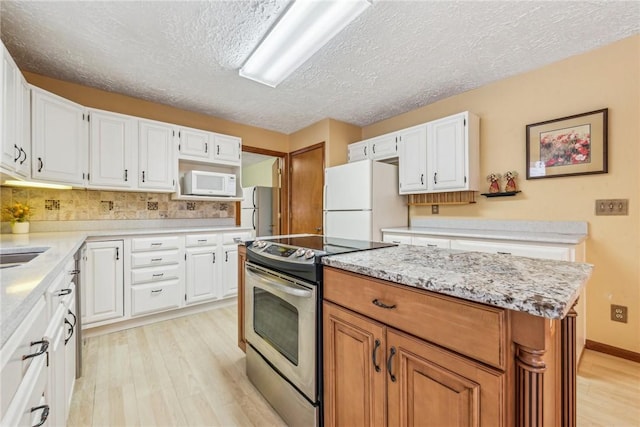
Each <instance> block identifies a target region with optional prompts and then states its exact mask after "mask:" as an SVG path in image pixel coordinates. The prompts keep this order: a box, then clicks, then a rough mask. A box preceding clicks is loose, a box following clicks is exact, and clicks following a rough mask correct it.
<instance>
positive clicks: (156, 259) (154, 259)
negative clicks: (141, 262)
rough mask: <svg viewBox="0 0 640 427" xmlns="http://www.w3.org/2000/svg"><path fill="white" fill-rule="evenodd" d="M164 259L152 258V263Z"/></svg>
mask: <svg viewBox="0 0 640 427" xmlns="http://www.w3.org/2000/svg"><path fill="white" fill-rule="evenodd" d="M160 261H162V258H151V262H160Z"/></svg>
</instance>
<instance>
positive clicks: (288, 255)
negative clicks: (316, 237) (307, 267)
mask: <svg viewBox="0 0 640 427" xmlns="http://www.w3.org/2000/svg"><path fill="white" fill-rule="evenodd" d="M248 249H249V250H251V251H253V252H255V253H259V254H262V255H264V256H268V257H270V258H276V259H280V260H286V261H288V262H303V263H309V264H311V263H313V262H314V258H315V256H316V252H314V251H313V250H311V249H307V248H301V247H296V246H288V245H283V244H277V243H273V242H267V241H264V240H256V241H254V242H253V243H252V244H251V246H249V248H248Z"/></svg>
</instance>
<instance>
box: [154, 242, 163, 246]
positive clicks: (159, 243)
mask: <svg viewBox="0 0 640 427" xmlns="http://www.w3.org/2000/svg"><path fill="white" fill-rule="evenodd" d="M151 246H162V242H158V243H152V244H151Z"/></svg>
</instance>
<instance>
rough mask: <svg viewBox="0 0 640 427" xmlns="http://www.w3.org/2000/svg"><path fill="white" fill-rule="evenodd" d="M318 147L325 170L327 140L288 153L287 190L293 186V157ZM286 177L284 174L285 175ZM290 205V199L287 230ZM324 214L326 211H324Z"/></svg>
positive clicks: (289, 219)
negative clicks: (320, 149) (320, 150)
mask: <svg viewBox="0 0 640 427" xmlns="http://www.w3.org/2000/svg"><path fill="white" fill-rule="evenodd" d="M318 148H322V170H323V171H324V169H325V168H326V163H327V153H326V149H325V141H321V142H318V143H316V144H313V145H309V146H307V147H303V148H300V149H298V150H296V151H292V152H290V153H289V155H288V159H287V160H288V164H287V190H289V189H290V188H291V175H292V174H291V172H292V170H291V157H293V156H296V155H298V154H303V153H306V152H307V151H312V150H315V149H318ZM283 179H284V176H283ZM322 187H323V188H324V174H323V175H322ZM287 196H288V198H289V197H290V192H288V193H287ZM290 207H291V200H290V199H289V200H288V207H287V208H288V209H287V217H286V218H287V220H286V221H285V222H286V224H287V231H288V230H291V215H289V212H290ZM322 209H324V204H323V206H322ZM323 215H324V213H323ZM323 228H324V224H323ZM322 232H323V233H324V229H323V230H322Z"/></svg>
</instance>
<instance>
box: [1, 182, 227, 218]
mask: <svg viewBox="0 0 640 427" xmlns="http://www.w3.org/2000/svg"><path fill="white" fill-rule="evenodd" d="M0 195H1V196H2V197H1V199H2V203H1V205H2V208H4V207H6V206H8V205H9V204H11V203H14V202H21V203H27V204H28V205H29V206H30V207H31V208H32V209H33V214H32V215H31V219H30V221H31V222H36V221H86V220H130V219H202V218H234V217H235V203H234V202H214V201H211V202H209V201H184V200H171V195H170V194H163V193H140V192H135V193H134V192H123V191H100V190H49V189H40V188H38V189H31V188H12V187H0ZM4 219H5V218H3V220H4Z"/></svg>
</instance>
